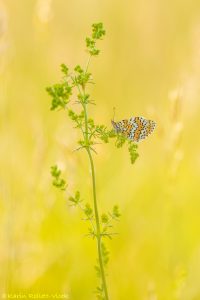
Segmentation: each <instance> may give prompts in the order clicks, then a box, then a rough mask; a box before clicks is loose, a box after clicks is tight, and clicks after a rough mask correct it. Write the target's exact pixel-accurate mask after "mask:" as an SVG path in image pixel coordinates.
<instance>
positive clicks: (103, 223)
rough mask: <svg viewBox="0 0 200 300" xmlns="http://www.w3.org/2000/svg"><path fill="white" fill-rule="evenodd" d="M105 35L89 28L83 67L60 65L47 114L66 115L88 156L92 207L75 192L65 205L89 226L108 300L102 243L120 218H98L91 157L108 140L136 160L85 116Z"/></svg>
mask: <svg viewBox="0 0 200 300" xmlns="http://www.w3.org/2000/svg"><path fill="white" fill-rule="evenodd" d="M104 35H105V30H104V28H103V24H102V23H96V24H93V25H92V34H91V36H90V37H87V38H86V48H87V52H88V54H89V57H88V61H87V64H86V67H85V68H83V67H81V66H80V65H76V66H75V68H74V70H73V72H70V71H69V69H68V67H67V66H66V65H65V64H62V65H61V71H62V73H63V75H64V76H63V79H62V81H61V82H60V83H57V84H54V85H52V86H51V87H48V88H47V92H48V93H49V95H50V96H51V98H52V102H51V110H60V109H64V110H66V111H67V112H68V116H69V118H70V119H71V120H72V122H73V123H74V125H75V128H76V129H78V130H79V131H80V133H81V139H80V140H79V141H78V145H79V147H78V148H77V150H80V149H84V150H85V151H86V153H87V155H88V158H89V163H90V167H91V180H92V190H93V203H92V204H91V201H90V202H89V203H85V202H84V201H83V200H82V198H81V195H80V192H79V191H76V192H75V194H74V195H73V196H70V197H69V202H70V204H71V205H72V206H75V207H79V208H80V209H81V211H82V212H83V214H84V220H85V221H86V222H89V223H90V227H89V233H88V236H90V237H92V238H93V239H95V240H96V243H97V249H98V259H97V264H96V266H95V270H96V272H97V276H98V277H99V278H100V283H99V285H98V287H97V288H96V295H97V298H98V299H101V300H108V299H109V296H108V289H107V283H106V274H105V268H106V265H107V263H108V261H109V252H108V250H107V248H106V246H105V243H104V242H103V240H104V239H105V238H109V239H112V237H113V236H114V235H115V234H116V233H115V232H113V222H114V221H118V220H119V218H120V216H121V214H120V211H119V208H118V206H117V205H115V206H114V207H113V209H112V211H111V212H108V213H102V214H101V216H100V213H99V208H98V202H97V191H96V179H95V167H94V160H93V155H92V153H96V150H95V145H96V143H97V142H98V141H102V142H104V143H108V142H109V141H110V139H113V138H114V139H115V145H116V147H117V148H120V147H122V146H123V145H124V144H125V143H126V142H127V143H128V150H129V153H130V157H131V163H134V162H135V160H136V159H137V157H138V153H137V145H135V144H134V143H133V142H131V141H127V139H126V137H125V136H124V135H122V134H119V133H116V132H115V131H114V130H113V129H108V128H107V127H106V126H105V125H99V124H96V123H95V122H94V120H93V118H91V117H90V116H89V114H88V107H89V105H91V104H94V101H93V100H92V99H91V97H90V94H89V93H88V91H87V87H88V85H89V84H91V83H94V82H93V78H92V74H91V73H90V72H89V71H88V69H89V64H90V61H91V58H92V57H94V56H98V55H99V53H100V50H99V49H98V48H97V41H98V40H101V39H102V38H103V37H104ZM75 89H76V91H77V93H76V97H77V100H76V103H78V104H79V105H80V112H79V113H76V112H75V111H74V110H73V109H72V108H71V107H70V103H71V96H72V93H74V92H75ZM51 174H52V176H53V185H54V186H56V187H57V188H59V189H60V190H62V191H63V190H64V191H65V190H66V188H67V184H66V182H65V180H64V179H62V178H61V171H60V170H59V168H58V167H57V166H56V165H55V166H53V167H52V168H51Z"/></svg>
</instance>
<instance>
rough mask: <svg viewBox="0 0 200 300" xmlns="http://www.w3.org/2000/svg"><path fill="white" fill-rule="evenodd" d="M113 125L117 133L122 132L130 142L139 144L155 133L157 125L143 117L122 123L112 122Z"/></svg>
mask: <svg viewBox="0 0 200 300" xmlns="http://www.w3.org/2000/svg"><path fill="white" fill-rule="evenodd" d="M112 125H113V127H114V129H115V131H116V132H117V133H119V132H121V133H123V134H124V135H125V136H126V137H127V138H128V139H129V140H131V141H134V142H139V141H141V140H142V139H145V138H146V137H147V136H149V135H150V134H151V133H152V132H153V130H154V128H155V126H156V123H155V122H154V121H151V120H147V119H145V118H143V117H132V118H130V119H129V120H122V121H120V122H114V121H112Z"/></svg>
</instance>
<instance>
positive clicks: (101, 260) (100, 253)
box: [83, 90, 109, 300]
mask: <svg viewBox="0 0 200 300" xmlns="http://www.w3.org/2000/svg"><path fill="white" fill-rule="evenodd" d="M84 92H85V91H84V90H83V93H84ZM83 109H84V116H85V135H84V138H85V142H86V151H87V153H88V156H89V161H90V166H91V171H92V189H93V200H94V212H95V221H96V239H97V248H98V257H99V266H100V271H101V278H102V285H103V290H104V294H105V300H109V298H108V289H107V284H106V276H105V270H104V266H103V257H102V248H101V228H100V221H99V212H98V204H97V196H96V180H95V169H94V162H93V158H92V154H91V151H90V146H89V138H88V116H87V108H86V104H83Z"/></svg>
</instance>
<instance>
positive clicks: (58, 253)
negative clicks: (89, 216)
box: [0, 0, 200, 300]
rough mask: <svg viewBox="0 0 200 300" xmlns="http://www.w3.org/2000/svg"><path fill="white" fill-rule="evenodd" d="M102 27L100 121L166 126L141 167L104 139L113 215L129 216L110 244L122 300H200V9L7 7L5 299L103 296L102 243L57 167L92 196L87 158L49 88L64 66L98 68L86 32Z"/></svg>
mask: <svg viewBox="0 0 200 300" xmlns="http://www.w3.org/2000/svg"><path fill="white" fill-rule="evenodd" d="M99 21H101V22H103V23H104V26H105V28H106V37H105V38H104V40H103V41H102V42H101V43H100V45H99V47H100V48H101V55H100V56H99V57H97V58H94V59H93V60H92V65H91V69H90V70H91V71H92V73H93V77H94V79H95V82H96V84H95V85H94V86H92V87H91V90H90V92H91V94H92V98H93V99H95V101H96V103H97V106H95V107H91V110H90V113H91V115H93V116H94V118H95V119H96V122H97V123H104V124H106V125H107V126H108V127H110V126H111V124H110V120H111V118H112V116H113V107H116V120H121V119H123V118H129V117H131V116H137V115H138V116H140V115H142V116H145V117H147V118H150V119H153V120H155V121H156V122H157V128H156V130H155V132H154V134H152V136H151V137H149V138H148V139H147V140H145V141H144V142H142V143H141V144H140V145H139V154H140V157H139V159H138V160H137V162H136V164H135V165H131V164H130V159H129V154H128V151H127V149H126V148H124V149H116V148H115V146H114V143H110V144H107V145H97V147H96V150H97V152H98V155H97V156H95V164H96V171H97V190H98V201H99V206H100V209H101V211H107V210H109V209H111V208H112V206H113V205H114V204H118V205H119V206H120V209H121V212H122V217H121V221H120V222H119V223H117V225H116V231H117V232H119V235H118V236H117V237H116V238H115V239H114V240H113V241H108V242H107V246H108V248H109V251H110V262H109V266H108V274H109V276H108V285H109V293H110V298H111V299H115V300H124V299H141V300H159V299H162V300H169V299H170V300H199V299H200V284H199V278H200V217H199V216H200V190H199V183H200V135H199V126H200V119H199V116H200V111H199V106H200V105H199V100H200V2H199V1H198V0H193V1H187V0H181V1H179V0H169V1H159V0H152V1H145V0H134V1H116V0H109V1H107V0H102V1H96V0H84V1H80V0H73V1H72V0H68V1H67V0H5V1H0V233H1V234H0V245H1V246H0V265H1V267H0V293H4V292H5V293H17V292H18V293H25V294H27V293H47V292H53V293H58V294H59V293H60V294H61V293H66V294H68V295H69V299H71V300H80V299H81V300H89V299H95V295H94V293H93V291H94V288H95V286H96V276H95V271H94V264H95V261H96V245H95V243H94V241H93V240H90V239H88V238H86V237H85V236H84V235H85V233H87V225H86V224H84V222H83V221H82V220H81V217H82V216H81V214H80V213H79V212H78V211H76V210H74V209H72V208H70V207H69V206H68V204H67V201H66V199H67V195H65V194H62V193H60V192H59V191H57V190H56V189H55V188H54V187H53V186H52V185H51V176H50V166H51V165H52V164H54V163H57V164H58V165H59V166H60V167H61V168H62V170H63V172H64V176H65V178H66V180H67V182H68V184H69V188H68V193H69V194H70V193H73V191H75V190H76V189H79V190H80V191H81V194H82V197H83V198H84V199H86V200H87V201H91V182H90V173H89V165H88V160H87V156H86V154H85V153H84V152H73V150H74V149H75V148H76V142H77V140H78V139H79V134H78V132H76V130H74V129H73V126H72V124H71V123H70V121H69V120H68V118H67V116H66V114H65V113H64V112H61V111H60V112H51V111H50V98H49V97H48V95H47V93H46V91H45V88H46V86H49V85H51V84H53V83H55V82H58V81H59V80H60V78H61V73H60V64H61V63H66V64H67V65H68V66H69V67H71V68H73V67H74V66H75V65H76V64H81V65H85V63H86V60H87V53H86V51H85V37H86V36H87V35H89V34H90V32H91V24H92V23H94V22H99Z"/></svg>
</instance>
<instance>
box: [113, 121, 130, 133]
mask: <svg viewBox="0 0 200 300" xmlns="http://www.w3.org/2000/svg"><path fill="white" fill-rule="evenodd" d="M111 122H112V125H113V127H114V129H115V131H116V132H117V133H119V132H122V133H125V131H126V127H127V125H128V120H122V121H120V122H114V121H111Z"/></svg>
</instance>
